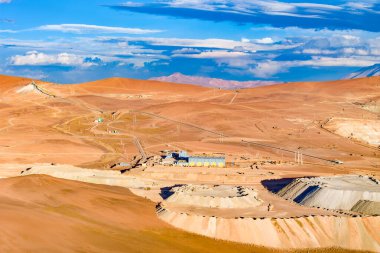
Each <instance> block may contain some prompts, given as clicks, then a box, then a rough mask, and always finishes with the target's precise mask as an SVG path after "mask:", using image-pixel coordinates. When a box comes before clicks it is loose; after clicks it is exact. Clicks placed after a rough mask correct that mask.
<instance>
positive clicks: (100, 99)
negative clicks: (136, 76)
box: [0, 76, 380, 252]
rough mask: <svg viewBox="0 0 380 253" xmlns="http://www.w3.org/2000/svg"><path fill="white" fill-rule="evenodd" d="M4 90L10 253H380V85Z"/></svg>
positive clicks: (379, 81)
mask: <svg viewBox="0 0 380 253" xmlns="http://www.w3.org/2000/svg"><path fill="white" fill-rule="evenodd" d="M0 93H1V97H0V115H1V119H2V121H1V122H0V163H1V164H0V177H1V179H0V189H1V190H0V205H1V208H0V219H1V221H2V222H1V224H2V230H1V231H0V242H1V243H0V251H2V252H153V251H154V252H285V251H286V252H287V251H289V252H294V251H295V252H351V251H352V252H354V251H358V252H380V216H379V215H380V204H379V203H380V185H379V182H380V149H379V147H380V77H371V78H362V79H353V80H341V81H331V82H304V83H286V84H278V85H271V86H265V87H257V88H250V89H238V90H224V89H217V88H205V87H200V86H195V85H184V84H174V83H165V82H159V81H144V80H133V79H125V78H110V79H105V80H99V81H95V82H89V83H81V84H70V85H60V84H54V83H47V82H42V81H34V80H30V79H27V78H20V77H10V76H0ZM181 150H184V151H186V152H187V153H189V154H192V155H196V156H223V157H225V161H226V166H225V167H223V168H218V167H211V166H210V167H209V166H204V167H201V166H198V167H186V166H177V165H173V166H164V165H163V163H162V156H163V154H164V153H165V152H168V151H181Z"/></svg>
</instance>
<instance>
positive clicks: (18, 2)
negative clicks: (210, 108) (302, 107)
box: [0, 0, 380, 83]
mask: <svg viewBox="0 0 380 253" xmlns="http://www.w3.org/2000/svg"><path fill="white" fill-rule="evenodd" d="M379 24H380V0H367V1H363V0H359V1H354V0H336V1H332V0H326V1H320V0H292V1H288V0H277V1H276V0H267V1H264V0H155V1H145V0H142V1H141V0H140V1H135V0H129V1H128V0H127V1H122V0H65V1H52V0H34V1H30V0H0V73H1V74H7V75H18V76H27V77H32V78H36V79H43V80H47V81H52V82H58V83H77V82H83V81H90V80H96V79H101V78H107V77H112V76H122V77H130V78H139V79H147V78H151V77H157V76H165V75H170V74H173V73H175V72H181V73H183V74H187V75H198V76H206V77H214V78H223V79H231V80H240V81H244V80H274V81H305V80H331V79H340V78H342V77H343V76H345V75H347V74H348V73H350V72H352V71H355V70H357V69H360V68H362V67H365V66H370V65H373V64H376V63H380V25H379Z"/></svg>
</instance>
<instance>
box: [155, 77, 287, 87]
mask: <svg viewBox="0 0 380 253" xmlns="http://www.w3.org/2000/svg"><path fill="white" fill-rule="evenodd" d="M149 80H155V81H161V82H170V83H182V84H195V85H200V86H204V87H211V88H222V89H243V88H253V87H258V86H267V85H273V84H277V83H280V82H273V81H246V82H239V81H231V80H224V79H217V78H208V77H201V76H187V75H183V74H181V73H174V74H172V75H170V76H161V77H153V78H151V79H149Z"/></svg>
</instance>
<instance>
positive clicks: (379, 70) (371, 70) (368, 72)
mask: <svg viewBox="0 0 380 253" xmlns="http://www.w3.org/2000/svg"><path fill="white" fill-rule="evenodd" d="M371 76H380V64H375V65H372V66H369V67H365V68H362V69H359V70H358V71H356V72H354V73H351V74H349V75H347V76H346V77H344V78H343V79H355V78H363V77H371Z"/></svg>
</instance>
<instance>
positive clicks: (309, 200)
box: [262, 175, 380, 216]
mask: <svg viewBox="0 0 380 253" xmlns="http://www.w3.org/2000/svg"><path fill="white" fill-rule="evenodd" d="M262 184H263V185H264V187H266V188H267V189H268V190H269V191H271V192H272V193H274V194H276V195H278V196H280V197H282V198H284V199H287V200H289V201H293V202H296V203H298V204H299V205H303V206H308V207H315V208H322V209H327V210H332V211H336V212H338V213H341V214H342V213H345V214H349V215H352V216H355V215H380V183H379V181H378V180H376V179H375V178H372V177H369V176H361V175H341V176H331V177H304V178H284V179H276V180H264V181H263V182H262Z"/></svg>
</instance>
